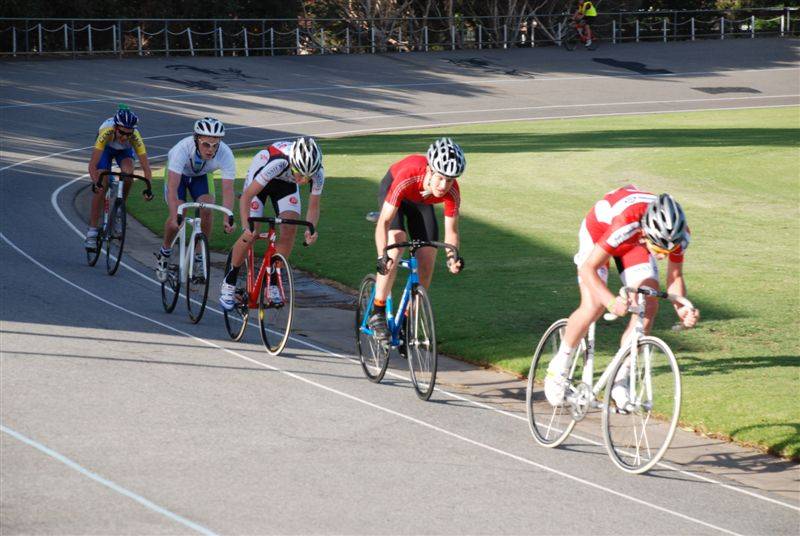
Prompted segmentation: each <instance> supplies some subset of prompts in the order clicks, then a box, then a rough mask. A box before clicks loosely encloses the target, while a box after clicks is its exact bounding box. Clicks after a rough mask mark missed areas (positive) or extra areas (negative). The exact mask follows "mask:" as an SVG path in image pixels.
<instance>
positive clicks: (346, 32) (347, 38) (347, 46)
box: [344, 26, 350, 54]
mask: <svg viewBox="0 0 800 536" xmlns="http://www.w3.org/2000/svg"><path fill="white" fill-rule="evenodd" d="M344 37H345V41H346V44H345V48H344V53H345V54H350V26H348V27H347V28H345V29H344Z"/></svg>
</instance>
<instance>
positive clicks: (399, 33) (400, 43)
mask: <svg viewBox="0 0 800 536" xmlns="http://www.w3.org/2000/svg"><path fill="white" fill-rule="evenodd" d="M397 51H398V52H402V51H403V27H402V26H400V27H398V28H397Z"/></svg>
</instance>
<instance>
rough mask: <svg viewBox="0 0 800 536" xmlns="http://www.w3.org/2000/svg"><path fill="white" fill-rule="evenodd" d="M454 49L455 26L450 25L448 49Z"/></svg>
mask: <svg viewBox="0 0 800 536" xmlns="http://www.w3.org/2000/svg"><path fill="white" fill-rule="evenodd" d="M455 49H456V27H455V26H453V25H452V24H451V25H450V50H455Z"/></svg>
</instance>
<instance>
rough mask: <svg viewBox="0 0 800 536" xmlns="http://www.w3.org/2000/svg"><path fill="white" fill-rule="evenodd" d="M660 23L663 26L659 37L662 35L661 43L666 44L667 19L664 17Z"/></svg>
mask: <svg viewBox="0 0 800 536" xmlns="http://www.w3.org/2000/svg"><path fill="white" fill-rule="evenodd" d="M662 23H663V24H662V25H661V35H662V38H663V41H664V42H665V43H666V42H667V17H664V20H663V21H662Z"/></svg>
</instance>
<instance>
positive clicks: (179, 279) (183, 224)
mask: <svg viewBox="0 0 800 536" xmlns="http://www.w3.org/2000/svg"><path fill="white" fill-rule="evenodd" d="M191 208H194V209H198V215H197V216H196V217H193V218H185V217H184V216H183V213H184V211H186V210H187V209H191ZM201 209H212V210H218V211H220V212H223V213H225V214H227V216H228V224H229V225H233V212H231V211H230V210H228V209H227V208H225V207H222V206H219V205H214V204H211V203H183V204H181V205H180V206H179V207H178V233H177V234H176V235H175V238H174V239H173V240H172V244H170V247H171V248H173V249H174V248H175V242H178V241H179V242H180V246H179V251H180V254H179V257H178V264H172V263H167V270H166V273H164V274H160V275H159V277H158V279H159V280H160V281H161V303H162V304H163V305H164V310H165V311H166V312H168V313H171V312H172V311H174V310H175V305H176V304H177V303H178V296H179V295H180V291H181V283H183V284H185V285H186V307H187V309H188V310H189V318H190V319H191V321H192V323H194V324H197V323H198V322H200V319H201V318H203V313H204V312H205V310H206V302H207V301H208V287H209V279H210V274H211V259H210V257H209V254H208V238H207V237H206V235H205V234H203V231H202V228H201V224H202V220H201V218H200V215H199V210H201ZM189 226H190V227H191V233H189V237H188V239H187V237H186V229H187V227H189Z"/></svg>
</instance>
